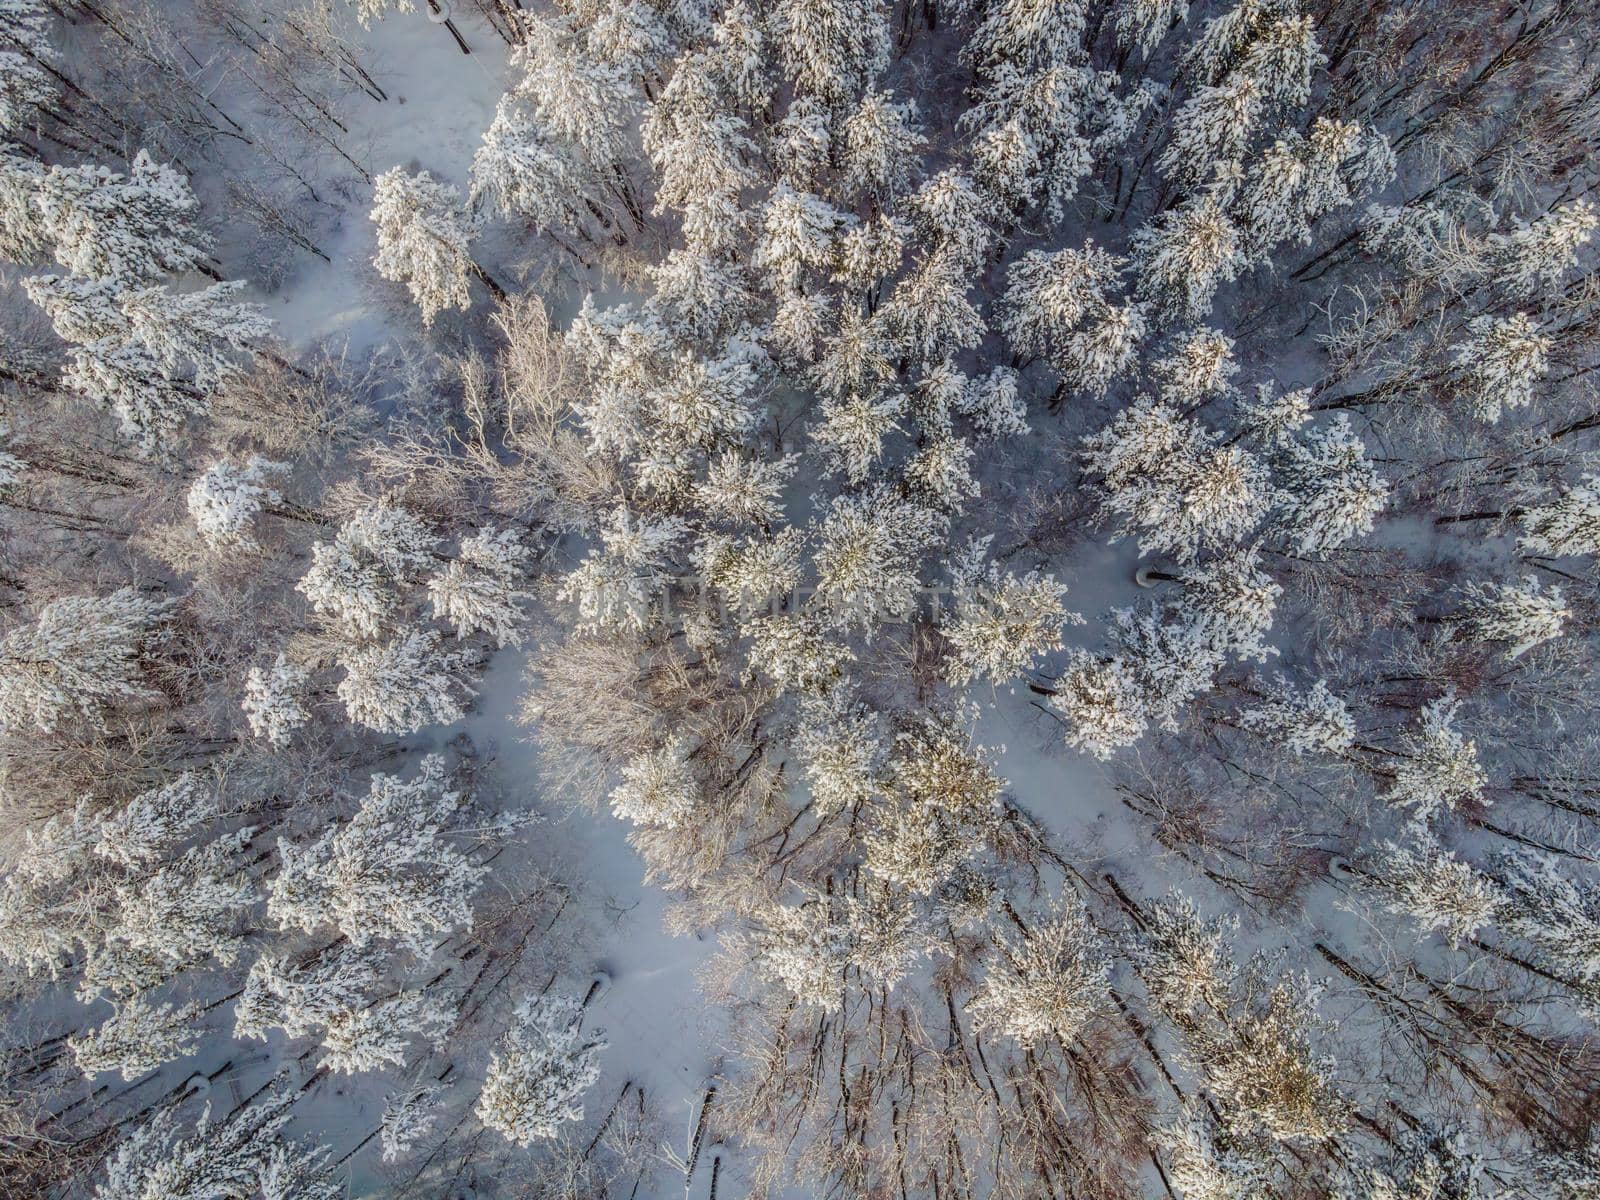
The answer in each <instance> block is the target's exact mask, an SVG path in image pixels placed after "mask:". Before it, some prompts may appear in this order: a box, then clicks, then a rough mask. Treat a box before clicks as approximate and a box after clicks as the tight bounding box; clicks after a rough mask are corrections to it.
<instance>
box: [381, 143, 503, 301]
mask: <svg viewBox="0 0 1600 1200" xmlns="http://www.w3.org/2000/svg"><path fill="white" fill-rule="evenodd" d="M372 223H373V225H374V226H376V230H377V238H378V252H377V253H376V254H375V255H374V256H373V259H372V265H373V266H374V267H375V268H376V269H377V272H378V274H379V275H381V276H383V277H384V278H385V279H388V280H390V281H392V282H394V283H403V284H405V285H406V287H407V289H408V290H409V291H410V292H411V299H412V300H413V301H414V302H415V303H416V306H417V307H418V308H419V309H420V310H421V312H422V323H423V324H424V325H432V324H433V321H434V318H435V317H437V316H438V315H439V314H440V313H441V312H443V311H444V310H445V309H447V308H457V309H467V308H470V307H471V305H472V295H471V287H470V285H471V281H472V277H473V275H474V274H476V275H478V276H479V278H483V275H482V272H481V271H479V269H478V267H477V265H476V264H475V263H474V262H473V260H472V249H471V247H472V240H473V238H475V237H476V236H477V232H478V231H477V228H476V224H475V222H474V221H473V219H472V216H471V214H470V213H469V212H468V211H467V207H466V204H465V202H464V201H463V200H462V198H461V192H460V190H459V189H458V188H456V187H455V186H453V185H451V184H448V183H443V182H440V181H439V180H437V179H435V178H434V177H433V176H432V175H430V174H429V173H428V172H426V171H418V172H417V173H416V174H412V173H411V172H409V171H406V170H404V169H402V168H400V167H395V168H393V169H392V170H389V171H385V172H384V173H383V174H382V175H380V176H378V179H377V183H376V184H375V186H374V188H373V193H372Z"/></svg>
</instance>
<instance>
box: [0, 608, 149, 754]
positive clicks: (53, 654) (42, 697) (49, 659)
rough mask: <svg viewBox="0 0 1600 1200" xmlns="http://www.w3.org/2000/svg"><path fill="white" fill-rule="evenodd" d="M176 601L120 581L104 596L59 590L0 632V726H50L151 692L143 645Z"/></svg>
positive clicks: (93, 715) (49, 728)
mask: <svg viewBox="0 0 1600 1200" xmlns="http://www.w3.org/2000/svg"><path fill="white" fill-rule="evenodd" d="M175 603H176V602H175V601H173V600H168V599H160V598H152V597H150V596H146V595H143V594H141V593H140V592H139V591H137V590H136V589H134V588H131V587H125V588H121V589H119V590H117V591H115V592H112V593H111V594H110V595H108V596H66V597H63V598H61V599H59V600H51V601H49V602H48V603H46V604H44V605H42V606H41V607H40V609H39V612H38V615H37V617H36V618H35V619H34V620H32V621H30V622H26V623H24V624H20V625H16V626H14V627H13V628H12V629H11V630H10V631H8V632H7V633H6V634H5V636H4V637H0V729H5V730H13V731H14V730H21V729H24V728H28V727H32V728H34V729H37V730H39V731H41V732H43V733H51V732H53V731H54V730H56V729H57V728H58V727H59V726H60V725H61V724H62V722H64V721H66V720H67V719H69V718H70V717H72V716H81V717H87V718H90V719H94V718H98V717H100V716H101V715H102V714H103V713H104V712H105V711H106V710H107V709H108V708H109V707H110V706H112V705H114V704H116V703H118V702H121V701H131V700H150V699H155V698H156V697H157V696H158V695H159V693H158V692H157V691H155V689H153V688H152V687H151V686H150V684H149V683H148V682H147V680H146V678H145V662H144V659H145V653H146V651H147V650H148V649H150V648H151V647H153V646H154V645H156V644H157V643H158V642H159V641H160V640H161V637H162V634H163V625H164V624H165V622H166V621H167V619H168V617H169V616H170V613H171V610H172V607H173V605H174V604H175Z"/></svg>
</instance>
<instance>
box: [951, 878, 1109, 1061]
mask: <svg viewBox="0 0 1600 1200" xmlns="http://www.w3.org/2000/svg"><path fill="white" fill-rule="evenodd" d="M994 946H995V957H994V959H993V960H992V962H991V963H990V966H989V969H988V971H987V973H985V975H984V977H983V981H982V983H980V984H979V986H978V993H977V995H976V996H974V997H973V999H972V1000H971V1002H970V1003H969V1004H968V1005H967V1011H968V1013H970V1014H971V1016H972V1021H973V1024H974V1025H975V1026H976V1027H977V1028H979V1029H982V1030H986V1031H990V1032H994V1033H999V1034H1003V1035H1004V1036H1006V1037H1010V1038H1014V1039H1016V1040H1017V1041H1019V1042H1023V1043H1032V1042H1036V1041H1038V1040H1039V1039H1041V1038H1056V1039H1057V1040H1059V1041H1060V1042H1061V1043H1063V1044H1070V1043H1071V1042H1072V1041H1073V1040H1074V1039H1076V1038H1077V1037H1078V1035H1079V1034H1080V1033H1082V1032H1083V1030H1084V1027H1085V1026H1087V1025H1088V1024H1089V1022H1090V1021H1092V1020H1093V1019H1094V1018H1095V1017H1096V1016H1097V1015H1099V1014H1101V1013H1103V1012H1105V1011H1106V1010H1107V1008H1108V1007H1109V1005H1110V998H1111V997H1110V962H1109V959H1108V956H1107V954H1106V949H1105V941H1104V939H1103V938H1102V937H1101V935H1100V933H1099V931H1098V930H1096V929H1095V928H1094V926H1093V924H1092V923H1091V922H1090V921H1089V918H1088V914H1087V913H1085V912H1084V909H1083V905H1082V904H1081V903H1078V902H1076V901H1075V900H1074V899H1068V898H1063V899H1062V900H1061V901H1060V902H1059V903H1058V904H1057V905H1055V906H1054V907H1053V908H1052V909H1050V910H1049V911H1047V912H1045V913H1043V914H1040V916H1039V918H1038V919H1036V920H1035V921H1033V922H1032V923H1031V925H1030V926H1029V928H1028V929H1027V930H1026V931H1025V932H1019V933H1018V934H1012V933H1010V932H1009V931H997V932H996V934H995V938H994Z"/></svg>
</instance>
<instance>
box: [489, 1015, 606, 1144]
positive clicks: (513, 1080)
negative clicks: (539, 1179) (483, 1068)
mask: <svg viewBox="0 0 1600 1200" xmlns="http://www.w3.org/2000/svg"><path fill="white" fill-rule="evenodd" d="M606 1046H607V1042H606V1040H605V1037H604V1035H603V1034H600V1033H593V1034H588V1033H584V1032H583V1008H582V1006H581V1005H580V1004H579V1003H578V1002H577V1001H576V1000H573V999H571V998H570V997H568V996H562V995H557V994H549V993H547V994H545V995H542V996H530V997H528V998H527V999H525V1000H523V1001H522V1002H521V1003H520V1004H519V1005H517V1010H516V1013H515V1014H514V1016H513V1018H512V1024H511V1027H510V1028H509V1029H507V1030H506V1032H505V1035H504V1037H502V1038H501V1041H500V1045H499V1047H498V1048H497V1049H496V1051H495V1053H494V1055H493V1057H492V1058H490V1060H489V1074H488V1076H487V1078H485V1079H484V1082H483V1091H482V1092H481V1093H480V1094H479V1096H478V1105H477V1114H478V1119H479V1120H480V1121H482V1122H483V1123H484V1125H486V1126H487V1127H488V1128H490V1129H492V1130H494V1131H495V1132H496V1133H498V1134H500V1135H501V1136H502V1137H504V1138H506V1139H507V1140H508V1141H510V1142H513V1143H515V1144H516V1145H518V1146H529V1145H532V1144H533V1142H535V1141H536V1140H539V1139H541V1138H553V1137H555V1136H557V1134H559V1133H560V1132H561V1127H562V1126H563V1125H566V1124H569V1123H571V1122H574V1121H581V1120H583V1103H582V1101H583V1095H584V1093H585V1092H587V1091H588V1090H589V1089H590V1088H591V1087H593V1086H594V1083H595V1081H596V1080H598V1079H599V1078H600V1055H601V1054H602V1053H603V1052H604V1051H605V1049H606Z"/></svg>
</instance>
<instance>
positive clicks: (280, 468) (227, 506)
mask: <svg viewBox="0 0 1600 1200" xmlns="http://www.w3.org/2000/svg"><path fill="white" fill-rule="evenodd" d="M288 472H289V465H288V464H287V463H281V462H273V461H272V460H270V459H266V458H262V457H261V456H260V455H259V454H252V455H250V456H249V457H248V458H246V459H244V460H242V461H240V460H236V459H231V458H224V459H219V460H218V461H216V462H214V463H212V464H211V466H209V467H207V468H206V469H205V470H204V471H202V472H201V473H200V474H199V475H198V476H196V477H195V481H194V483H193V484H192V485H191V486H190V488H189V494H188V497H187V500H188V506H189V516H190V517H191V518H192V519H193V521H194V526H195V530H196V532H198V533H199V534H200V537H201V539H202V540H204V541H205V542H206V544H207V545H209V546H211V547H212V548H214V549H218V550H226V549H230V548H238V549H241V550H246V551H249V550H258V549H260V543H259V542H257V541H256V537H255V529H254V526H255V523H256V518H257V516H258V515H259V514H260V513H261V511H262V509H264V508H266V507H268V506H277V505H280V504H282V503H283V494H282V493H281V492H279V491H278V490H277V488H275V487H273V486H272V485H271V483H270V482H269V480H270V479H271V478H272V477H273V476H275V475H279V476H281V475H286V474H288Z"/></svg>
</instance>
